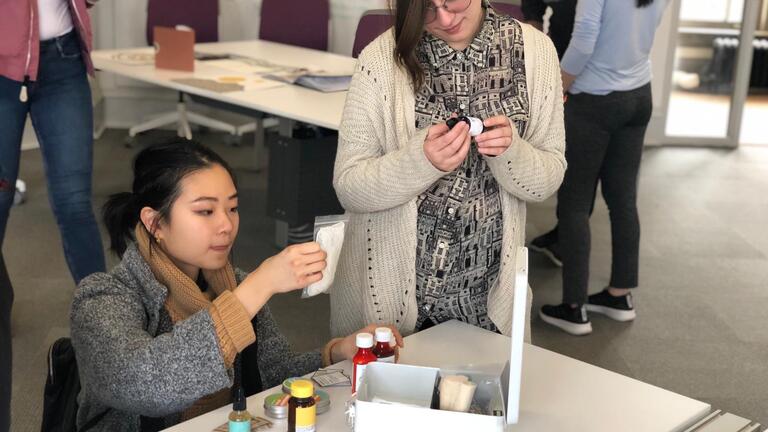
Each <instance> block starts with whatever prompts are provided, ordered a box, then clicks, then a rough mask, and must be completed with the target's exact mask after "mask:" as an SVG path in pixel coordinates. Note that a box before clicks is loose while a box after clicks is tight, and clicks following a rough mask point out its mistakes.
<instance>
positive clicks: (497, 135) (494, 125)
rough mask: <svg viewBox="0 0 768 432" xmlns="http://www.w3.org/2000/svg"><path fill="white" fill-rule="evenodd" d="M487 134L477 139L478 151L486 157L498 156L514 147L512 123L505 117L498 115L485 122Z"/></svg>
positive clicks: (482, 134)
mask: <svg viewBox="0 0 768 432" xmlns="http://www.w3.org/2000/svg"><path fill="white" fill-rule="evenodd" d="M483 126H485V132H483V133H481V134H480V135H478V136H476V137H475V142H476V143H477V151H478V152H479V153H480V154H482V155H485V156H498V155H500V154H502V153H504V152H505V151H506V150H507V149H508V148H509V146H511V145H512V137H513V136H514V135H515V134H514V131H513V129H512V128H513V127H514V126H513V125H512V122H511V121H510V120H509V117H507V116H505V115H497V116H494V117H490V118H487V119H485V121H483Z"/></svg>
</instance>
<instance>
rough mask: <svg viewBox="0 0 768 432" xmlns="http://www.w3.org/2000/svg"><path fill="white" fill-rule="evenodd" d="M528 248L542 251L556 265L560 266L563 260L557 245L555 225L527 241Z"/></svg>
mask: <svg viewBox="0 0 768 432" xmlns="http://www.w3.org/2000/svg"><path fill="white" fill-rule="evenodd" d="M528 248H529V249H532V250H534V251H536V252H539V253H543V254H544V255H545V256H546V257H547V258H549V259H550V261H552V262H553V263H554V264H555V265H556V266H558V267H562V266H563V261H562V260H561V259H560V247H559V245H558V237H557V227H555V228H554V229H552V231H550V232H548V233H546V234H542V235H540V236H538V237H536V238H535V239H533V240H531V242H530V243H528Z"/></svg>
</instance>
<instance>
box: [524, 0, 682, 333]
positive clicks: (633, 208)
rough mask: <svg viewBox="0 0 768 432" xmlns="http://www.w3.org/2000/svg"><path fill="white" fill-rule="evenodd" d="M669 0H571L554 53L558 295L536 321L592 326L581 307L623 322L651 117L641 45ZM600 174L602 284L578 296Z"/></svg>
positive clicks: (634, 273) (635, 263) (649, 41)
mask: <svg viewBox="0 0 768 432" xmlns="http://www.w3.org/2000/svg"><path fill="white" fill-rule="evenodd" d="M667 4H669V0H635V1H623V2H611V1H606V0H579V2H578V4H577V6H576V20H575V23H574V29H573V36H572V38H571V42H570V44H569V45H568V49H567V50H566V52H565V55H563V58H562V60H561V61H560V67H561V70H562V78H563V89H564V90H565V91H567V96H568V99H567V102H566V103H565V131H566V143H567V144H566V149H565V159H566V160H567V161H568V170H567V171H566V172H565V178H564V179H563V184H562V185H561V186H560V190H559V192H558V195H557V201H558V213H557V216H558V234H559V245H560V253H561V257H562V263H563V301H562V303H561V304H559V305H544V306H543V307H542V308H541V310H540V311H539V316H540V317H541V319H542V321H544V322H546V323H547V324H551V325H553V326H555V327H558V328H560V329H561V330H563V331H565V332H567V333H570V334H574V335H585V334H589V333H591V332H592V324H591V322H590V320H589V317H588V315H587V312H594V313H600V314H604V315H606V316H608V317H609V318H612V319H615V320H617V321H631V320H634V319H635V316H636V312H635V307H634V302H633V299H632V294H630V292H631V289H633V288H637V286H638V267H639V249H640V220H639V218H638V212H637V175H638V172H639V170H640V160H641V158H642V153H643V141H644V137H645V130H646V128H647V127H648V122H649V121H650V119H651V111H652V110H653V99H652V97H651V83H650V82H651V62H650V51H651V47H652V46H653V40H654V35H655V33H656V28H657V27H658V25H659V22H660V21H661V18H662V16H663V14H664V10H665V9H666V6H667ZM598 181H599V182H600V184H601V186H602V191H603V196H604V197H605V202H606V204H607V205H608V210H609V214H610V218H611V243H612V261H613V262H612V267H611V280H610V283H609V285H608V286H607V287H606V288H605V289H604V290H602V291H600V292H599V293H596V294H593V295H589V296H588V288H589V254H590V247H591V245H590V238H591V236H590V226H589V216H590V212H591V209H592V202H593V201H594V199H595V185H596V184H597V182H598Z"/></svg>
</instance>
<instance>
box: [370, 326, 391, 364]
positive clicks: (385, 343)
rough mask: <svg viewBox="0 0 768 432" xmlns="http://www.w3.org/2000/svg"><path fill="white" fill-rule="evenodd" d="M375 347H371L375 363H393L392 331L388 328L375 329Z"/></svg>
mask: <svg viewBox="0 0 768 432" xmlns="http://www.w3.org/2000/svg"><path fill="white" fill-rule="evenodd" d="M375 333H376V346H375V347H373V354H374V355H375V356H376V361H378V362H382V363H394V362H395V349H394V348H392V344H391V342H392V330H390V329H389V328H388V327H377V328H376V331H375Z"/></svg>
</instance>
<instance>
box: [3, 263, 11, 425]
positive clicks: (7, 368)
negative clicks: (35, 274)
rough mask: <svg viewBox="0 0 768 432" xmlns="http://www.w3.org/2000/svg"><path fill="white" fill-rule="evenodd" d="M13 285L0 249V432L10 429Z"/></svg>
mask: <svg viewBox="0 0 768 432" xmlns="http://www.w3.org/2000/svg"><path fill="white" fill-rule="evenodd" d="M12 304H13V287H12V286H11V281H10V279H8V272H7V271H6V269H5V261H3V253H2V251H0V432H6V431H8V430H10V429H11V370H12V367H11V365H12V361H11V360H12V359H13V356H12V354H11V305H12Z"/></svg>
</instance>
